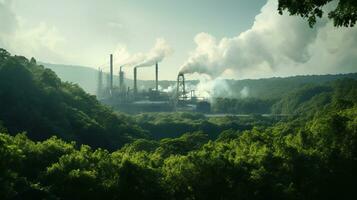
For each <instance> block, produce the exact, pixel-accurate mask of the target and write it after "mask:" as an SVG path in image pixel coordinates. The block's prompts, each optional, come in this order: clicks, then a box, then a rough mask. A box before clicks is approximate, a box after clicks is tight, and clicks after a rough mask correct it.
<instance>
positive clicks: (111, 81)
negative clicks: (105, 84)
mask: <svg viewBox="0 0 357 200" xmlns="http://www.w3.org/2000/svg"><path fill="white" fill-rule="evenodd" d="M110 90H113V54H110Z"/></svg>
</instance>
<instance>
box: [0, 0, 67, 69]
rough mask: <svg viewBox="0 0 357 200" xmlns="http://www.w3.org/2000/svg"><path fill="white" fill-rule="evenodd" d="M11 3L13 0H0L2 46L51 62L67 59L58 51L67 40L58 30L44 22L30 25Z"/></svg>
mask: <svg viewBox="0 0 357 200" xmlns="http://www.w3.org/2000/svg"><path fill="white" fill-rule="evenodd" d="M11 4H12V1H11V0H5V1H2V2H1V1H0V24H1V29H0V47H2V48H5V49H7V50H9V51H10V52H12V53H15V54H21V55H24V56H27V57H40V58H42V59H43V60H46V61H50V62H51V61H52V62H55V61H57V60H63V59H65V58H64V57H65V56H64V55H61V54H60V53H58V52H61V51H59V49H60V48H61V44H63V43H64V42H65V39H64V38H63V37H62V36H61V35H60V33H59V32H58V30H57V29H56V28H55V27H54V26H49V25H48V24H46V23H44V22H42V23H39V24H37V25H35V26H30V25H29V24H28V23H27V21H26V20H25V19H23V18H21V17H19V16H17V15H16V14H15V13H14V12H13V10H12V8H11Z"/></svg>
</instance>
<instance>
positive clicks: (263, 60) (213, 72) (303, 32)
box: [180, 0, 357, 78]
mask: <svg viewBox="0 0 357 200" xmlns="http://www.w3.org/2000/svg"><path fill="white" fill-rule="evenodd" d="M331 6H333V5H329V6H328V7H331ZM194 41H195V43H196V49H195V50H193V51H192V52H191V53H190V56H189V58H188V59H187V61H186V62H185V63H184V64H183V65H182V67H181V69H180V71H181V72H183V73H199V74H208V75H210V76H211V77H213V78H216V77H219V76H222V75H223V74H232V75H233V76H234V78H257V77H268V76H284V75H293V74H308V73H336V72H352V71H356V64H355V63H357V27H354V28H348V29H342V28H340V29H337V28H335V27H333V25H332V22H331V21H329V20H327V19H326V18H323V19H322V20H321V21H320V22H319V23H318V24H317V25H316V27H315V28H313V29H311V28H309V27H308V25H307V22H306V21H305V20H303V19H301V18H300V17H295V16H287V15H284V16H281V15H279V14H278V12H277V1H276V0H268V2H267V3H266V5H265V6H263V8H262V9H261V12H260V13H259V14H258V15H257V16H256V17H255V21H254V24H253V26H252V27H251V28H250V29H249V30H247V31H245V32H243V33H241V34H239V35H238V36H236V37H233V38H223V39H221V40H217V39H216V38H215V37H214V36H212V35H210V34H208V33H199V34H197V35H196V37H195V38H194Z"/></svg>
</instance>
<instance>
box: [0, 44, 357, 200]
mask: <svg viewBox="0 0 357 200" xmlns="http://www.w3.org/2000/svg"><path fill="white" fill-rule="evenodd" d="M35 63H36V61H35V60H34V59H31V60H30V61H28V60H27V59H25V58H23V57H18V56H11V55H10V54H9V53H7V52H6V51H3V50H0V106H1V107H0V199H4V200H7V199H54V200H58V199H71V200H72V199H88V200H91V199H93V200H94V199H242V200H247V199H249V200H255V199H257V200H261V199H292V200H298V199H307V200H309V199H311V200H316V199H321V200H322V199H355V197H356V196H357V192H356V190H355V187H354V185H355V180H356V179H357V171H356V170H355V169H356V168H357V151H356V149H357V81H356V80H353V79H343V80H337V81H333V82H329V83H323V84H308V85H303V86H301V87H298V88H296V89H295V90H293V91H291V92H289V93H287V94H285V95H284V96H283V97H281V98H279V99H277V100H275V101H274V104H273V106H272V109H273V111H274V112H276V113H288V114H290V115H289V116H288V117H287V118H283V119H279V118H275V117H273V118H269V117H267V118H264V117H262V116H259V115H254V116H249V117H244V118H240V117H235V116H225V117H219V118H207V117H205V116H204V115H201V114H193V113H165V114H164V113H151V114H148V113H143V114H139V115H136V116H133V117H128V116H125V115H119V114H115V113H113V112H112V111H111V110H110V109H109V108H106V107H103V106H101V105H100V104H99V103H98V102H97V100H96V99H95V97H93V96H90V95H88V94H86V93H84V92H83V90H82V89H80V88H79V87H78V86H76V85H73V84H70V83H63V82H61V80H59V79H58V78H57V76H56V75H55V74H54V73H53V72H52V71H50V70H47V69H44V68H43V67H41V66H38V65H36V64H35ZM222 101H223V102H225V104H223V105H227V104H228V103H230V102H231V103H232V104H237V105H240V103H237V102H236V101H234V100H228V101H227V100H222ZM227 102H228V103H227ZM253 102H254V101H253ZM258 102H259V101H258ZM269 106H271V104H269ZM223 107H224V106H223ZM253 107H254V106H253ZM241 108H244V107H241ZM22 131H27V134H26V133H22Z"/></svg>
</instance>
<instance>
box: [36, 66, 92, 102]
mask: <svg viewBox="0 0 357 200" xmlns="http://www.w3.org/2000/svg"><path fill="white" fill-rule="evenodd" d="M39 64H41V65H43V66H45V67H46V68H49V69H51V70H52V71H54V72H55V73H56V74H57V76H59V77H60V78H61V79H62V80H63V81H67V82H71V83H76V84H78V85H79V86H81V87H82V88H83V89H84V90H85V91H86V92H88V93H90V94H93V95H95V94H96V89H97V82H98V70H96V69H93V68H91V67H84V66H75V65H61V64H50V63H41V62H39Z"/></svg>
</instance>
